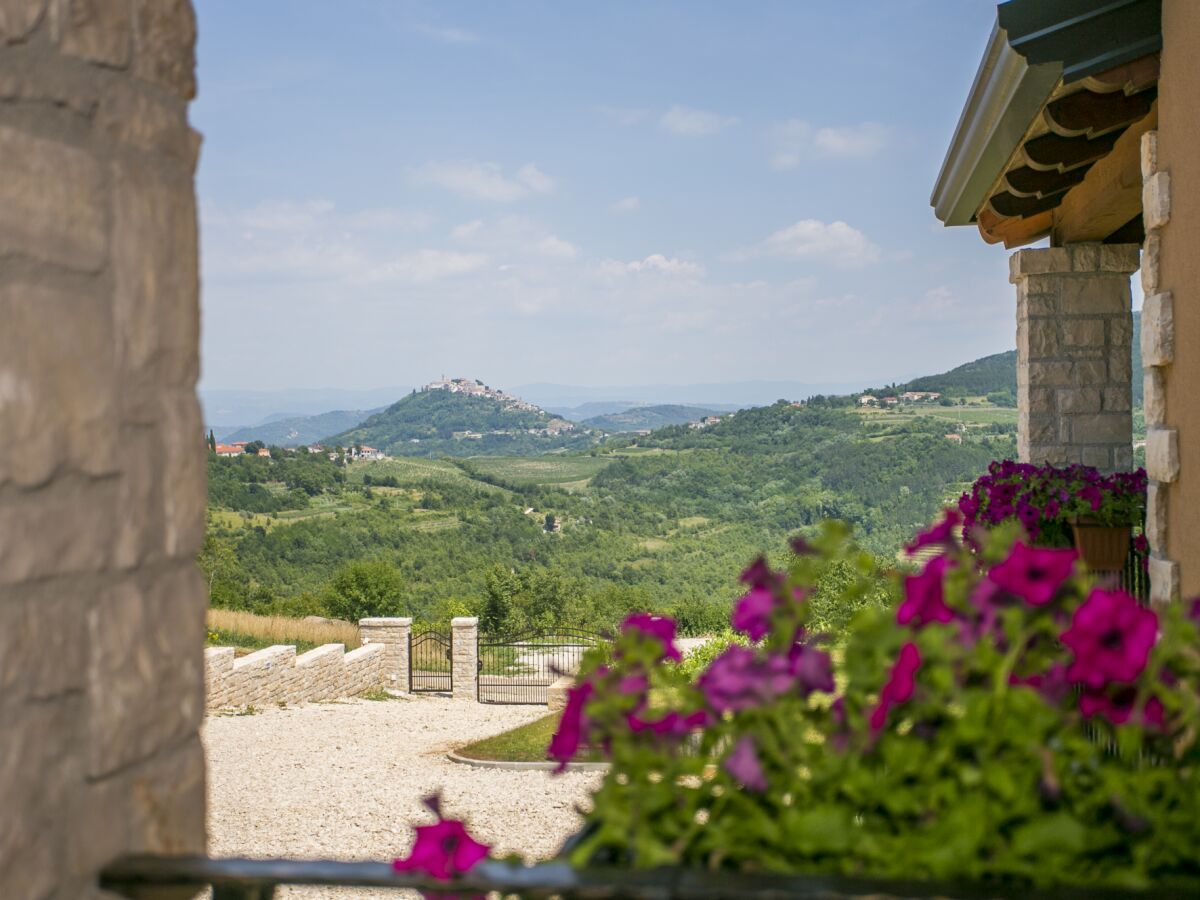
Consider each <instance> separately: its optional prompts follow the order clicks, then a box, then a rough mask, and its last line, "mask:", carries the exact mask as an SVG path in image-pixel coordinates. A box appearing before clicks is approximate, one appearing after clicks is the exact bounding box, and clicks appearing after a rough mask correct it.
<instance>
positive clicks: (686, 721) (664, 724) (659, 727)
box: [625, 709, 708, 737]
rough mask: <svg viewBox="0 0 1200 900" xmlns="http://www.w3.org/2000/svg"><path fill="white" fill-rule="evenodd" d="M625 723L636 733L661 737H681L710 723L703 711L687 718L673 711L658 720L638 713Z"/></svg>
mask: <svg viewBox="0 0 1200 900" xmlns="http://www.w3.org/2000/svg"><path fill="white" fill-rule="evenodd" d="M625 722H626V724H628V725H629V730H630V731H633V732H635V733H637V732H643V731H649V732H651V733H652V734H655V735H658V736H659V737H681V736H683V735H685V734H688V733H689V732H692V731H695V730H696V729H697V728H703V727H704V726H705V725H706V724H707V723H708V713H706V712H705V711H704V710H702V709H701V710H697V711H696V712H693V713H689V714H688V715H686V716H685V715H681V714H680V713H678V712H676V711H675V710H671V711H670V712H668V713H667V714H666V715H664V716H662V717H661V718H658V719H644V718H642V717H641V716H640V715H638V714H637V713H629V714H628V715H627V716H626V717H625Z"/></svg>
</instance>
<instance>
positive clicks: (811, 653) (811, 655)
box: [788, 644, 834, 697]
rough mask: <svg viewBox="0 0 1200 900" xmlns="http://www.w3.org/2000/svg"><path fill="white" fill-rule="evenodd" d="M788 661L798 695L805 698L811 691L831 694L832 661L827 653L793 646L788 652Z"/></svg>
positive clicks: (801, 646)
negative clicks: (800, 694)
mask: <svg viewBox="0 0 1200 900" xmlns="http://www.w3.org/2000/svg"><path fill="white" fill-rule="evenodd" d="M788 659H789V660H790V661H791V664H792V675H794V676H795V678H796V686H797V687H799V689H800V693H802V694H803V695H804V696H806V697H807V696H808V695H809V694H811V693H812V692H813V691H823V692H824V693H826V694H832V693H833V691H834V683H833V661H832V660H831V659H830V658H829V654H828V653H826V652H825V651H824V650H818V649H817V648H815V647H809V646H805V645H804V644H793V645H792V649H791V650H789V651H788Z"/></svg>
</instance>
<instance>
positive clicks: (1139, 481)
mask: <svg viewBox="0 0 1200 900" xmlns="http://www.w3.org/2000/svg"><path fill="white" fill-rule="evenodd" d="M958 509H959V511H960V512H961V513H962V515H963V534H964V537H966V538H967V539H968V540H972V539H973V537H972V535H973V534H974V532H975V530H976V526H978V525H982V526H986V527H992V526H995V525H999V524H1001V523H1003V522H1009V521H1014V520H1015V521H1017V522H1020V523H1021V526H1022V527H1023V528H1024V529H1025V532H1026V533H1027V534H1028V535H1029V537H1030V539H1031V540H1032V541H1033V543H1035V544H1037V545H1039V546H1045V547H1068V546H1071V543H1072V536H1071V523H1072V522H1073V521H1075V520H1077V519H1090V520H1092V521H1093V522H1095V523H1096V524H1098V525H1122V526H1123V525H1140V524H1141V523H1142V520H1143V519H1144V517H1145V513H1146V472H1145V470H1144V469H1138V470H1136V471H1134V472H1117V473H1115V474H1113V475H1107V476H1106V475H1103V474H1101V472H1100V471H1099V470H1098V469H1095V468H1092V467H1091V466H1069V467H1067V468H1064V469H1060V468H1056V467H1054V466H1050V465H1045V466H1035V465H1032V464H1030V463H1018V462H1013V461H1012V460H1003V461H999V462H993V463H992V464H991V465H990V466H989V467H988V472H987V474H986V475H983V476H982V477H980V478H979V479H978V480H977V481H976V482H975V483H974V484H973V485H972V486H971V490H970V491H969V492H967V493H965V494H963V495H962V498H961V499H960V500H959V501H958Z"/></svg>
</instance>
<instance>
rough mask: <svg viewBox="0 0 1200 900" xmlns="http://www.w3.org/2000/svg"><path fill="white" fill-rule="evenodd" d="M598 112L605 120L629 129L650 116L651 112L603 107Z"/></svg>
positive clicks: (631, 108) (627, 107) (622, 107)
mask: <svg viewBox="0 0 1200 900" xmlns="http://www.w3.org/2000/svg"><path fill="white" fill-rule="evenodd" d="M598 111H599V113H600V115H602V116H604V118H606V119H608V120H609V121H610V122H612V123H613V124H615V125H620V126H621V127H622V128H629V127H631V126H633V125H636V124H638V122H641V121H642V120H644V119H645V118H646V117H647V116H648V115H650V110H648V109H641V108H636V107H629V106H601V107H598Z"/></svg>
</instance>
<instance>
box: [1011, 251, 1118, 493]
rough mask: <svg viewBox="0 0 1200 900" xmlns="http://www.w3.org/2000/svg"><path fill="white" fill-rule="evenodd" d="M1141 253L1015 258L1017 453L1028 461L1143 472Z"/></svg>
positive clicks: (1029, 254)
mask: <svg viewBox="0 0 1200 900" xmlns="http://www.w3.org/2000/svg"><path fill="white" fill-rule="evenodd" d="M1138 250H1139V248H1138V246H1137V245H1136V244H1112V245H1109V244H1071V245H1068V246H1066V247H1048V248H1046V249H1041V250H1020V251H1018V252H1016V253H1014V254H1013V255H1012V257H1011V258H1010V261H1009V262H1010V266H1009V280H1010V281H1011V282H1012V283H1013V284H1015V285H1016V286H1017V412H1018V419H1017V453H1018V455H1019V457H1020V459H1021V460H1022V461H1023V462H1033V463H1046V462H1048V463H1053V464H1055V465H1066V464H1071V463H1082V464H1084V465H1089V466H1096V467H1097V468H1099V469H1102V470H1105V471H1113V470H1118V469H1129V468H1131V467H1132V465H1133V419H1132V412H1131V410H1132V405H1133V403H1132V401H1133V396H1132V395H1133V388H1132V372H1131V371H1130V369H1131V365H1132V362H1131V344H1132V338H1133V313H1132V300H1131V297H1130V290H1129V276H1130V275H1131V274H1132V273H1133V272H1135V271H1136V270H1137V268H1138Z"/></svg>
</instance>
